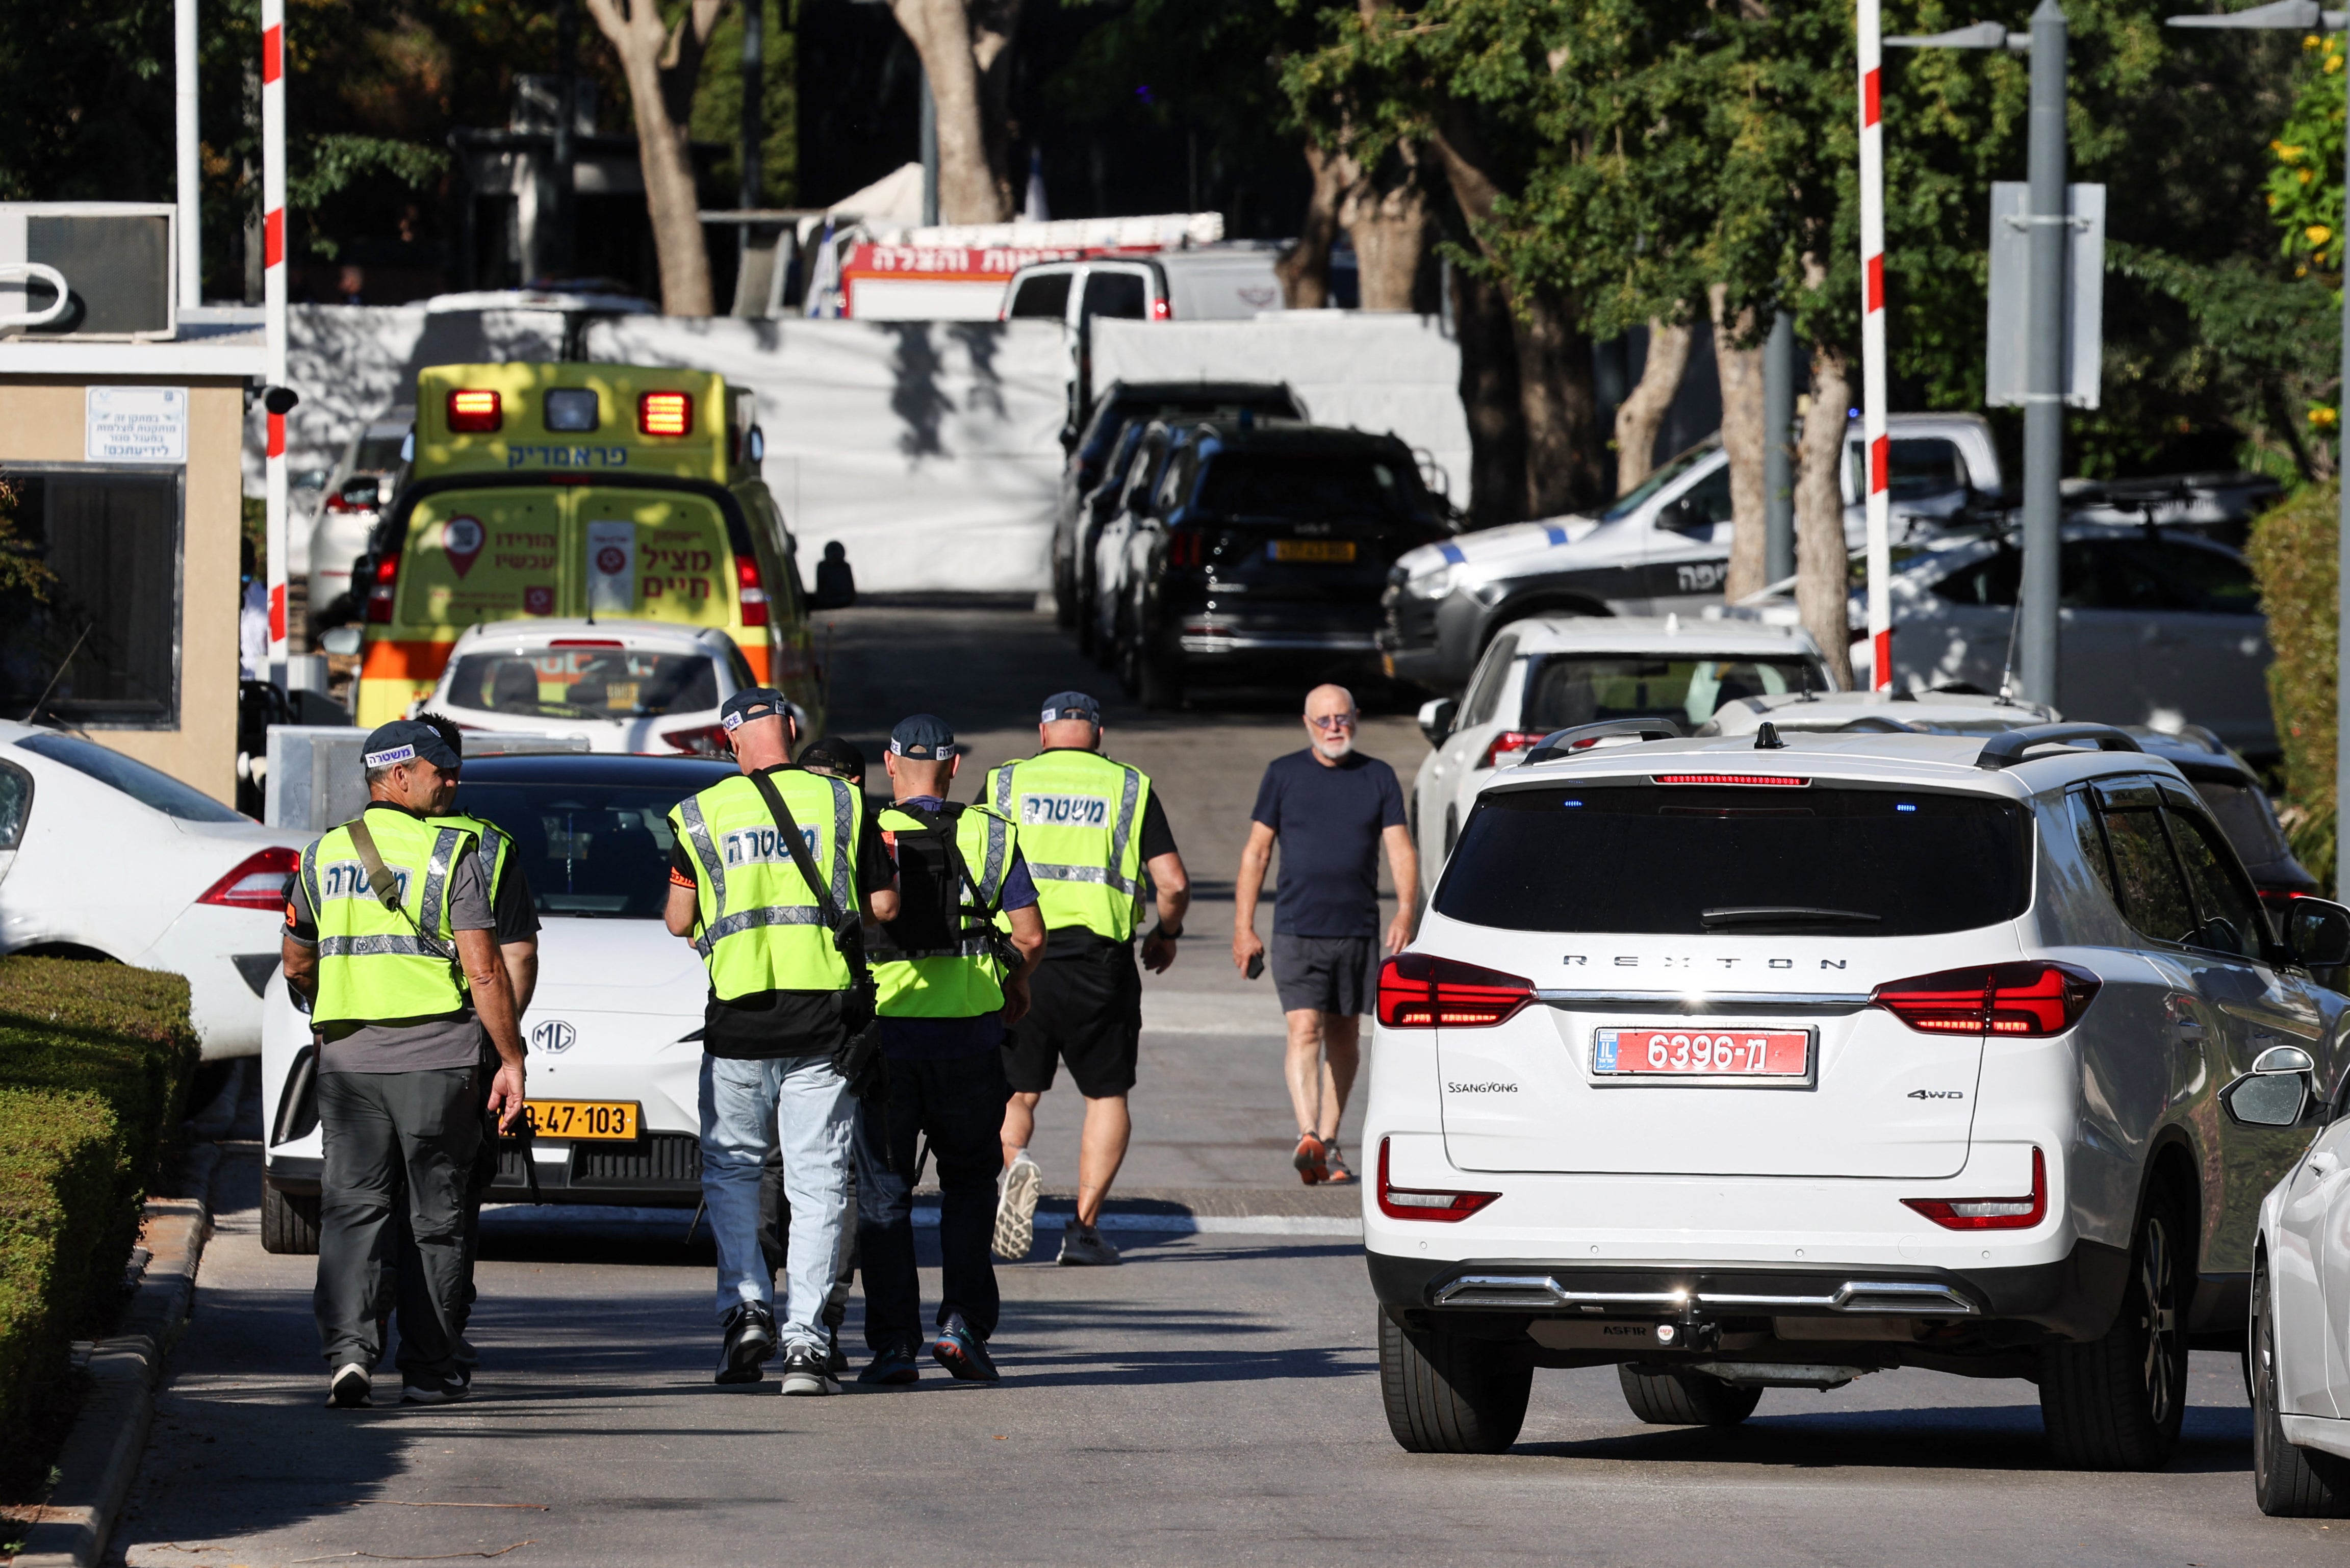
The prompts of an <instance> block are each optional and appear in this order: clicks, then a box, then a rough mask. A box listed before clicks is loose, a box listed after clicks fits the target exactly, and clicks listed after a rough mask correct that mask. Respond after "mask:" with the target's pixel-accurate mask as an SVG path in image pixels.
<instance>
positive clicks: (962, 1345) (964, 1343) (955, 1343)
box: [931, 1313, 1003, 1383]
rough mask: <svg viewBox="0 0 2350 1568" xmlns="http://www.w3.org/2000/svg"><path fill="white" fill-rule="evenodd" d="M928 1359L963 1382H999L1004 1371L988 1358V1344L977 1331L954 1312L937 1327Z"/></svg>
mask: <svg viewBox="0 0 2350 1568" xmlns="http://www.w3.org/2000/svg"><path fill="white" fill-rule="evenodd" d="M931 1360H933V1361H935V1362H937V1363H938V1364H939V1365H940V1366H943V1367H945V1368H946V1369H947V1370H948V1371H949V1372H951V1373H952V1374H953V1375H954V1376H955V1377H956V1378H957V1379H958V1380H960V1381H962V1382H964V1383H1001V1382H1003V1374H1002V1373H1001V1372H998V1371H997V1370H996V1369H995V1363H994V1362H993V1361H991V1360H989V1359H988V1355H987V1346H986V1345H984V1344H983V1343H982V1342H981V1340H980V1337H979V1335H977V1334H973V1333H972V1331H971V1329H970V1327H969V1325H968V1324H965V1323H964V1322H963V1321H962V1314H961V1313H957V1314H954V1315H953V1316H952V1317H950V1318H949V1319H947V1321H946V1324H945V1326H944V1327H942V1328H941V1329H940V1330H939V1336H938V1338H937V1339H935V1340H933V1341H932V1342H931Z"/></svg>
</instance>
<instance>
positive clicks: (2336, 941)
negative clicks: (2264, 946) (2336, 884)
mask: <svg viewBox="0 0 2350 1568" xmlns="http://www.w3.org/2000/svg"><path fill="white" fill-rule="evenodd" d="M2284 950H2285V954H2286V956H2287V957H2289V958H2290V959H2291V960H2292V961H2293V962H2294V963H2297V964H2300V965H2302V966H2303V968H2305V969H2334V968H2337V967H2339V966H2340V965H2343V964H2345V963H2350V909H2345V908H2343V907H2342V906H2341V905H2339V904H2336V903H2334V902H2333V901H2332V900H2331V899H2326V898H2295V899H2294V900H2293V902H2292V903H2291V904H2290V905H2288V906H2287V907H2286V909H2285V916H2284Z"/></svg>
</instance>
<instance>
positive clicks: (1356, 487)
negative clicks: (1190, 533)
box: [1200, 452, 1409, 517]
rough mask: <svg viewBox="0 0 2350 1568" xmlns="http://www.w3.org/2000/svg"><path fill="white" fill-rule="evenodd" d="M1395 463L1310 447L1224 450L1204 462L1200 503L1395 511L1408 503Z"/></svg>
mask: <svg viewBox="0 0 2350 1568" xmlns="http://www.w3.org/2000/svg"><path fill="white" fill-rule="evenodd" d="M1405 486H1406V481H1405V479H1404V477H1403V475H1402V473H1401V472H1400V471H1399V469H1398V467H1397V466H1396V465H1395V464H1394V463H1389V462H1379V461H1378V460H1377V459H1376V458H1367V457H1336V456H1326V455H1318V454H1315V453H1310V452H1279V453H1275V452H1225V453H1220V454H1219V455H1217V456H1216V457H1214V458H1212V459H1211V460H1210V462H1209V463H1208V477H1207V478H1206V480H1205V481H1204V482H1202V483H1201V486H1200V507H1201V510H1202V511H1206V512H1213V513H1217V514H1221V515H1223V516H1227V517H1326V516H1329V515H1331V514H1340V515H1345V514H1350V513H1351V514H1363V513H1374V514H1378V513H1395V512H1400V511H1403V510H1405V509H1406V508H1407V507H1408V506H1409V500H1408V498H1407V497H1408V492H1407V490H1406V488H1405Z"/></svg>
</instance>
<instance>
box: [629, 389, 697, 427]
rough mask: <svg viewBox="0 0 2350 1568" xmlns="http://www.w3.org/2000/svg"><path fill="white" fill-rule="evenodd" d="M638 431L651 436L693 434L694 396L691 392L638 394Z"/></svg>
mask: <svg viewBox="0 0 2350 1568" xmlns="http://www.w3.org/2000/svg"><path fill="white" fill-rule="evenodd" d="M637 430H638V431H639V433H640V434H643V435H649V436H681V435H691V434H692V433H693V394H692V393H691V392H639V393H638V394H637Z"/></svg>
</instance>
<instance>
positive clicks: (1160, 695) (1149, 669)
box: [1134, 648, 1183, 713]
mask: <svg viewBox="0 0 2350 1568" xmlns="http://www.w3.org/2000/svg"><path fill="white" fill-rule="evenodd" d="M1134 658H1135V681H1134V694H1135V696H1136V697H1138V698H1139V699H1140V700H1141V702H1142V705H1143V706H1144V707H1145V708H1147V709H1149V710H1150V711H1152V712H1154V713H1159V712H1165V711H1168V710H1169V709H1171V708H1180V707H1181V706H1182V705H1183V658H1182V655H1180V654H1177V653H1162V652H1159V651H1157V650H1156V649H1149V648H1139V649H1136V650H1135V656H1134Z"/></svg>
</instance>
